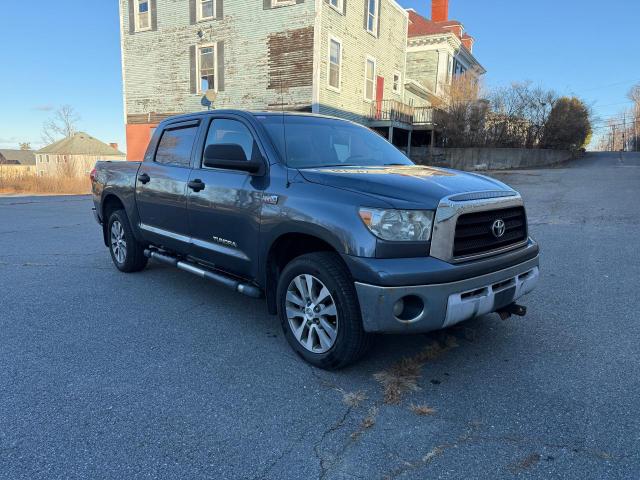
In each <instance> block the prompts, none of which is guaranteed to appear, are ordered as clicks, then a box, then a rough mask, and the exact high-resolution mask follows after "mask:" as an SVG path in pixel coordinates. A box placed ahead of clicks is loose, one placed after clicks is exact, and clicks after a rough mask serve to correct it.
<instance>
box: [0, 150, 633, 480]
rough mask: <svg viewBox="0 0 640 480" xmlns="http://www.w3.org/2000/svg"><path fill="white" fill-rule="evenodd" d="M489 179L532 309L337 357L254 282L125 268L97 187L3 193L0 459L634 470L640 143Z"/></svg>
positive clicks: (233, 466)
mask: <svg viewBox="0 0 640 480" xmlns="http://www.w3.org/2000/svg"><path fill="white" fill-rule="evenodd" d="M497 176H498V177H499V178H501V179H502V180H503V181H506V182H507V183H509V184H511V185H512V186H514V187H515V188H517V189H519V190H520V191H521V192H522V194H523V196H524V197H525V200H526V201H527V206H528V213H529V219H530V223H531V227H530V230H531V232H532V234H533V236H534V237H535V238H536V239H537V240H539V242H540V243H541V245H542V257H541V269H542V279H541V284H540V286H539V288H538V290H536V291H535V292H534V293H533V294H531V295H530V296H529V297H527V298H526V299H525V300H524V302H522V303H524V304H526V305H527V306H528V307H529V314H528V315H527V316H526V317H525V318H523V319H519V318H518V319H510V320H507V321H504V322H503V321H501V320H500V319H499V318H498V316H497V315H488V316H485V317H482V318H480V319H476V320H474V321H471V322H467V323H465V324H463V325H461V326H459V327H457V328H454V329H450V330H447V331H445V332H442V333H437V334H430V335H421V336H414V337H389V336H387V337H380V338H378V340H377V342H376V345H375V347H374V348H373V350H372V351H371V353H370V354H369V355H368V357H366V358H365V359H364V360H363V361H362V362H360V363H359V364H358V365H356V366H353V367H351V368H348V369H346V370H342V371H340V372H337V373H330V372H325V371H321V370H316V369H314V368H312V367H310V366H308V365H306V364H305V363H303V362H302V361H301V360H299V359H298V358H297V356H296V355H295V354H294V353H293V352H292V351H291V349H290V348H289V346H288V345H287V343H286V341H285V339H284V338H283V336H282V334H281V330H280V325H279V322H278V320H277V319H276V318H275V317H272V316H269V315H267V313H266V307H265V305H264V304H263V303H262V302H261V301H254V300H249V299H247V298H246V297H242V296H240V295H237V294H234V293H231V292H229V291H227V290H225V289H223V288H220V287H217V286H215V285H212V284H210V283H208V282H206V281H205V280H201V279H198V278H195V277H193V276H190V275H189V274H187V273H185V272H181V271H178V270H174V269H171V268H169V267H165V266H163V265H161V264H158V263H153V262H152V263H150V265H149V267H148V268H147V269H146V270H145V271H143V272H141V273H138V274H131V275H126V274H122V273H119V272H118V271H117V270H116V269H115V268H114V267H113V266H112V264H111V259H110V257H109V254H108V251H107V249H106V248H105V247H104V245H103V244H102V241H101V236H100V230H99V228H98V226H97V224H95V222H94V220H93V217H92V215H91V211H90V209H91V201H90V199H89V197H14V198H10V197H6V198H0V478H3V479H5V478H6V479H12V480H13V479H22V478H24V479H35V478H46V479H52V478H101V479H102V478H114V479H123V478H127V479H129V478H167V479H177V478H215V479H253V478H255V479H260V478H267V479H302V478H305V479H307V478H321V479H353V478H361V479H378V478H379V479H383V478H393V479H396V478H397V479H409V478H416V479H424V478H430V479H431V478H466V479H472V478H492V479H499V478H515V477H521V478H541V479H548V478H575V479H584V478H598V479H599V478H607V479H617V478H620V479H629V478H639V477H640V415H639V414H638V412H639V410H640V369H639V364H640V348H639V346H638V342H639V340H640V317H639V313H638V312H639V311H640V297H639V295H638V291H639V287H640V253H639V251H640V188H639V187H640V154H639V155H633V154H627V155H624V156H621V155H620V154H615V155H612V154H609V155H607V154H600V155H588V156H587V158H585V159H583V160H579V161H576V162H575V163H574V164H572V165H571V166H570V167H567V168H559V169H549V170H538V171H518V172H511V173H508V174H500V175H497ZM403 358H404V359H406V360H405V361H404V363H401V364H399V363H398V362H399V361H400V360H401V359H403ZM394 376H395V377H394ZM398 376H399V377H400V380H401V381H402V382H404V383H402V385H403V386H404V387H405V389H404V390H405V391H401V392H400V393H399V394H398V395H395V396H394V395H392V394H390V392H389V389H388V388H387V390H385V384H386V385H389V382H394V381H395V382H396V385H397V381H398ZM385 382H386V383H385Z"/></svg>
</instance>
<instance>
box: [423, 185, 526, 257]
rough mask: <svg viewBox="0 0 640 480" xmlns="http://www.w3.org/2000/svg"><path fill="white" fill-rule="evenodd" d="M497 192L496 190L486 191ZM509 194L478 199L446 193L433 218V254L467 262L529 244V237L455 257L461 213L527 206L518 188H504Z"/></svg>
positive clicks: (431, 252) (431, 251)
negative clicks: (460, 199) (512, 243)
mask: <svg viewBox="0 0 640 480" xmlns="http://www.w3.org/2000/svg"><path fill="white" fill-rule="evenodd" d="M473 193H474V194H480V193H483V192H473ZM484 193H487V194H488V193H491V194H493V193H495V192H484ZM505 193H508V194H509V196H506V195H505V196H499V197H496V196H493V195H492V196H491V197H490V198H482V199H477V200H468V201H459V200H454V199H453V198H459V197H460V196H462V195H467V194H454V195H450V196H447V197H444V198H443V199H442V200H440V202H439V204H438V208H437V209H436V214H435V218H434V220H433V232H432V236H431V249H430V255H431V256H432V257H435V258H438V259H440V260H443V261H445V262H449V263H460V262H467V261H469V260H475V259H479V258H484V257H489V256H493V255H497V254H500V253H504V252H508V251H510V250H515V249H517V248H520V247H523V246H524V245H526V244H527V242H528V238H527V239H525V240H524V241H523V242H519V243H517V244H514V245H508V246H507V247H504V248H501V249H498V250H493V251H488V252H483V253H479V254H476V255H470V256H467V257H459V258H454V256H453V245H454V240H455V233H456V224H457V222H458V217H459V216H461V215H464V214H466V213H473V212H484V211H488V210H497V209H501V208H509V207H524V202H523V201H522V197H521V196H520V194H519V193H518V192H515V191H513V190H511V191H505Z"/></svg>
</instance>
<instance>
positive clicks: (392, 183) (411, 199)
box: [300, 165, 512, 209]
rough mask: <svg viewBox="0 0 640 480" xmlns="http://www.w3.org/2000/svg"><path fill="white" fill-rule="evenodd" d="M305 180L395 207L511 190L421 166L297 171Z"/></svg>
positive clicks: (488, 180)
mask: <svg viewBox="0 0 640 480" xmlns="http://www.w3.org/2000/svg"><path fill="white" fill-rule="evenodd" d="M300 174H301V175H302V176H303V177H304V178H305V180H307V181H309V182H312V183H319V184H322V185H328V186H332V187H337V188H342V189H345V190H350V191H354V192H360V193H365V194H368V195H373V196H376V197H379V198H381V199H383V200H386V201H387V202H389V203H391V204H392V206H394V207H397V208H412V207H414V208H415V207H419V208H428V209H435V208H436V207H437V206H438V203H439V201H440V200H441V199H442V198H443V197H446V196H448V195H453V194H457V193H468V192H482V191H489V190H491V191H496V190H497V191H512V189H511V188H509V187H508V186H507V185H505V184H504V183H502V182H499V181H497V180H494V179H492V178H489V177H485V176H483V175H478V174H475V173H466V172H460V171H456V170H449V169H444V168H434V167H426V166H422V165H402V166H388V167H322V168H308V169H301V170H300Z"/></svg>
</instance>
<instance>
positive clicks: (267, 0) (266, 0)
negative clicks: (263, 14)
mask: <svg viewBox="0 0 640 480" xmlns="http://www.w3.org/2000/svg"><path fill="white" fill-rule="evenodd" d="M262 9H263V10H271V0H262Z"/></svg>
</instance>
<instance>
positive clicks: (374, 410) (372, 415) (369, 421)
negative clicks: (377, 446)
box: [351, 406, 378, 440]
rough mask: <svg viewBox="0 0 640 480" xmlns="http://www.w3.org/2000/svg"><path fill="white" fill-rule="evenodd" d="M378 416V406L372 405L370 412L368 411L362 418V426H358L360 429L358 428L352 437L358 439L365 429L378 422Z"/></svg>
mask: <svg viewBox="0 0 640 480" xmlns="http://www.w3.org/2000/svg"><path fill="white" fill-rule="evenodd" d="M377 416H378V407H375V406H374V407H371V408H370V409H369V412H368V413H367V416H366V417H364V418H363V419H362V422H361V423H360V427H359V428H358V430H356V431H355V432H353V433H352V434H351V438H352V439H354V440H357V439H358V437H360V435H362V434H363V433H364V431H365V430H368V429H369V428H371V427H373V426H374V425H375V424H376V417H377Z"/></svg>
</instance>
